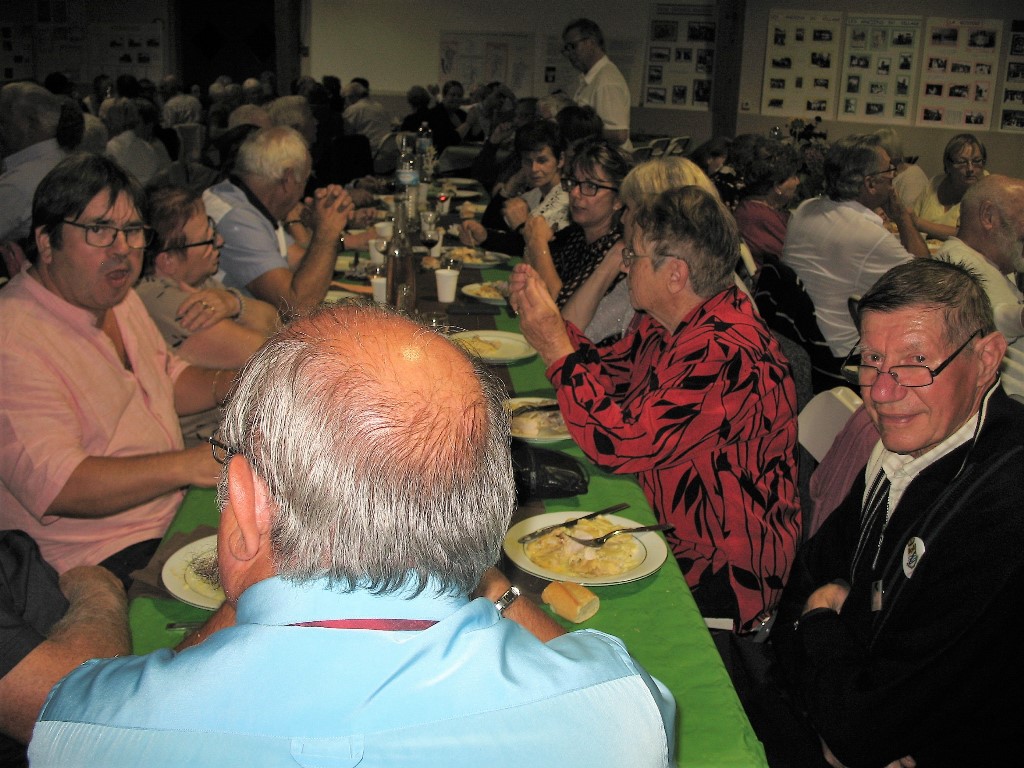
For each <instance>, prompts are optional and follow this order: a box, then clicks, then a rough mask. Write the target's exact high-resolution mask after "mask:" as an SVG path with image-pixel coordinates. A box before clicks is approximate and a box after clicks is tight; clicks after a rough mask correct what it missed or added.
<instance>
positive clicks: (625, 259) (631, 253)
mask: <svg viewBox="0 0 1024 768" xmlns="http://www.w3.org/2000/svg"><path fill="white" fill-rule="evenodd" d="M646 258H651V254H649V253H637V252H636V251H635V250H634V249H633V248H630V247H629V246H628V245H625V246H623V247H622V264H623V266H625V267H626V268H627V269H629V268H630V267H632V266H633V265H634V264H635V263H636V262H637V260H638V259H646Z"/></svg>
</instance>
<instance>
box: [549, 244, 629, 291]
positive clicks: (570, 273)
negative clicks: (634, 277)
mask: <svg viewBox="0 0 1024 768" xmlns="http://www.w3.org/2000/svg"><path fill="white" fill-rule="evenodd" d="M621 237H622V226H621V225H617V226H615V227H613V228H612V231H611V232H609V233H608V234H607V235H603V236H601V237H599V238H597V240H595V241H594V242H592V243H589V244H588V243H587V238H586V236H585V235H584V234H583V228H582V227H580V226H578V225H576V224H573V225H572V226H570V227H567V228H566V229H563V230H561V231H560V232H557V233H555V239H554V240H552V241H551V260H552V261H553V262H554V264H555V271H557V272H558V276H559V277H560V278H562V290H560V291H559V292H558V298H556V299H555V303H556V304H558V306H559V307H564V306H565V302H567V301H568V300H569V297H570V296H572V295H573V294H574V293H575V292H576V290H577V289H578V288H579V287H580V286H581V285H583V282H584V281H585V280H586V279H587V278H588V277H590V275H591V273H592V272H593V271H594V268H595V267H597V265H598V264H600V263H601V259H603V258H604V255H605V254H606V253H608V251H609V250H610V249H611V247H612V246H613V245H615V243H617V242H618V241H619V238H621ZM619 279H621V278H618V279H616V281H615V282H616V283H617V282H618V281H619ZM613 287H614V285H613Z"/></svg>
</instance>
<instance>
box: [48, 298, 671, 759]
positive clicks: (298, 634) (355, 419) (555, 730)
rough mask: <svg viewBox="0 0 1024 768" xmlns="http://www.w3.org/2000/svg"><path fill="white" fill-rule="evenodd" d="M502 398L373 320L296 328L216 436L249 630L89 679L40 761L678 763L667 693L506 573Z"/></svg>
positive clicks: (70, 685) (489, 381) (618, 646)
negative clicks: (500, 566) (500, 562)
mask: <svg viewBox="0 0 1024 768" xmlns="http://www.w3.org/2000/svg"><path fill="white" fill-rule="evenodd" d="M503 396H504V395H503V392H502V387H501V385H500V384H499V383H498V382H497V380H496V379H495V378H494V377H493V375H492V374H490V373H489V372H488V371H487V370H486V369H485V368H484V366H482V365H481V364H480V363H479V361H477V360H474V359H472V358H470V357H469V356H468V355H466V354H465V353H464V352H463V351H462V350H461V349H459V348H458V347H456V346H455V345H453V344H452V343H451V342H450V341H448V340H447V339H446V338H444V337H443V336H441V335H439V334H435V333H433V332H431V331H429V330H427V329H426V328H424V327H422V326H420V325H418V324H416V323H414V322H412V321H411V320H409V319H407V318H405V317H401V316H398V315H396V314H392V313H390V312H388V311H387V310H384V309H380V308H377V307H375V306H373V305H369V304H362V305H342V306H329V307H325V308H323V309H320V310H318V311H317V312H315V313H314V314H312V315H311V316H308V317H305V318H303V319H301V320H298V321H296V322H295V323H294V324H293V325H291V326H290V327H288V328H285V329H284V330H283V331H281V332H279V333H278V334H277V335H276V336H275V337H273V338H272V339H271V340H270V341H269V342H268V343H267V344H266V346H264V347H263V348H262V349H261V350H260V351H259V352H258V353H257V354H256V356H255V357H254V358H253V359H252V360H251V361H250V362H249V364H248V365H247V366H246V368H245V370H244V371H243V373H242V374H241V379H240V381H239V384H238V387H237V388H236V389H235V391H234V393H233V395H232V396H231V398H230V400H229V402H228V404H227V406H226V409H225V412H224V419H223V422H222V428H221V431H220V434H219V436H217V438H216V443H215V448H216V451H217V454H216V455H217V456H218V457H219V459H220V460H221V461H223V463H224V470H223V474H222V479H221V484H220V493H219V499H220V506H221V518H220V531H219V535H218V560H219V564H220V578H221V584H222V585H223V587H224V592H225V594H226V595H227V600H228V604H229V605H233V606H235V608H236V611H237V623H236V624H235V625H234V626H230V627H227V628H225V629H222V630H220V631H218V632H215V633H214V634H213V635H211V636H210V637H209V638H208V639H207V640H205V641H204V642H202V643H201V644H199V645H197V646H194V647H192V648H189V649H187V650H184V651H181V652H180V653H178V654H177V655H175V654H174V653H173V652H171V651H169V650H164V651H158V652H156V653H154V654H150V655H149V656H147V657H144V658H141V659H140V658H129V659H113V660H109V661H98V662H92V663H90V664H88V665H86V666H83V667H81V668H79V670H78V671H76V672H75V673H74V674H72V675H71V676H69V677H68V678H65V680H64V681H63V682H62V683H61V684H60V685H59V686H58V687H57V689H56V690H55V692H54V694H52V695H51V697H50V699H49V701H48V703H47V706H46V709H45V710H44V712H43V714H42V715H41V717H40V721H39V723H37V725H36V729H35V736H34V738H33V742H32V746H31V748H30V758H31V760H32V765H33V766H34V767H35V766H41V767H43V768H45V767H46V766H51V765H62V764H65V762H66V759H67V758H68V757H69V756H70V755H71V754H74V759H75V761H76V762H77V763H78V764H82V765H110V764H115V763H116V764H122V765H129V764H141V763H145V764H147V765H168V766H169V765H172V764H173V765H189V766H199V767H200V768H201V767H202V766H221V765H256V764H259V765H262V766H286V765H295V764H296V761H297V762H298V764H301V765H314V764H315V765H354V764H355V763H357V762H358V763H359V764H360V765H363V766H385V765H416V766H433V765H450V766H469V765H487V766H492V767H496V768H513V767H515V768H519V767H520V766H523V765H558V766H569V768H573V767H579V768H582V767H583V766H594V765H622V766H625V765H628V766H631V767H633V766H639V767H641V768H643V767H644V766H667V765H670V764H672V759H673V755H672V754H671V749H670V746H669V745H671V744H673V743H674V717H675V705H674V702H673V700H672V697H671V695H670V694H669V693H668V692H667V691H666V690H665V689H664V688H663V686H661V684H660V683H658V682H656V681H655V680H653V679H652V678H651V677H650V676H649V675H647V673H646V672H644V671H643V669H641V668H640V667H639V666H638V665H637V663H636V662H635V661H634V660H633V659H632V658H631V657H630V656H629V654H628V653H627V652H626V649H625V648H624V647H623V645H622V643H621V641H619V640H617V639H616V638H613V637H611V636H609V635H605V634H603V633H601V632H598V631H596V630H580V631H576V632H571V633H568V634H566V633H565V632H564V631H563V630H562V629H561V627H560V626H558V625H557V624H555V623H554V622H553V621H552V620H551V619H550V618H548V617H547V615H546V614H545V613H543V612H542V611H540V609H539V608H537V607H536V606H535V605H534V604H532V603H531V602H529V600H528V598H526V597H519V596H518V591H517V590H515V589H513V588H512V587H511V585H510V584H509V582H508V580H507V579H505V578H504V577H503V576H501V575H500V574H499V573H498V572H497V571H496V570H495V569H494V568H492V566H493V564H494V563H495V562H497V559H498V556H499V553H500V549H501V541H502V538H503V537H504V535H505V531H506V527H507V525H508V522H509V519H510V516H511V514H512V510H513V507H514V506H515V487H514V483H513V475H512V465H511V460H510V454H509V420H508V417H507V415H506V414H505V412H504V409H503V407H502V400H503ZM517 598H518V599H517ZM197 691H201V692H202V694H201V695H198V696H197V695H196V692H197ZM112 702H116V706H111V703H112ZM184 702H188V703H187V705H184V706H183V704H184ZM624 713H628V716H626V715H624ZM624 716H626V717H627V719H628V723H629V727H628V728H623V727H621V726H622V718H623V717H624ZM510 723H511V724H512V725H509V724H510ZM575 734H584V737H582V738H576V737H575V736H574V735H575ZM154 760H155V761H156V762H154Z"/></svg>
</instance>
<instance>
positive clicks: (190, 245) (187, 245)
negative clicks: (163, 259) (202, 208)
mask: <svg viewBox="0 0 1024 768" xmlns="http://www.w3.org/2000/svg"><path fill="white" fill-rule="evenodd" d="M206 223H207V226H208V227H209V228H210V232H211V233H212V234H213V237H211V238H210V239H209V240H198V241H196V242H194V243H184V244H182V245H176V246H174V247H173V248H167V249H166V250H168V251H184V250H185V249H186V248H198V247H199V246H200V245H215V244H216V243H217V227H216V225H215V224H214V223H213V219H211V218H210V217H209V216H207V217H206Z"/></svg>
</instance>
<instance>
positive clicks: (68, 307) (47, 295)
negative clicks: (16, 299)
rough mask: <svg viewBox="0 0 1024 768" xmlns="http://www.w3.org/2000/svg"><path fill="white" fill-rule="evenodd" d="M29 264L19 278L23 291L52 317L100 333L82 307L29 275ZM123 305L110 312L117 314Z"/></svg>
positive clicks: (93, 317) (90, 313)
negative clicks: (21, 280) (23, 287)
mask: <svg viewBox="0 0 1024 768" xmlns="http://www.w3.org/2000/svg"><path fill="white" fill-rule="evenodd" d="M29 269H31V265H30V264H26V265H25V267H24V268H23V269H22V271H21V277H22V279H23V280H24V281H25V290H26V291H27V292H28V293H29V294H30V295H31V296H32V298H33V299H35V300H36V301H37V302H39V304H41V305H42V306H43V307H44V308H45V309H46V310H47V311H48V312H49V313H50V314H51V315H53V317H55V318H57V319H58V320H60V321H62V322H64V323H67V324H68V325H71V326H74V327H76V328H81V327H89V328H91V329H92V330H93V331H95V332H96V333H102V331H100V329H99V328H98V327H97V326H96V315H94V314H93V313H92V312H90V311H89V310H87V309H83V308H82V307H76V306H75V305H74V304H71V303H69V302H68V301H66V300H65V299H64V298H63V297H62V296H60V295H59V294H56V293H54V292H53V291H51V290H50V289H49V288H47V287H46V286H45V285H43V284H42V283H41V282H40V281H39V280H38V279H37V278H36V277H33V276H32V275H30V274H29ZM122 304H124V300H122V301H121V302H120V303H118V304H117V305H116V306H114V307H113V308H112V309H111V311H113V312H114V314H115V315H117V314H118V312H117V308H118V307H120V306H121V305H122Z"/></svg>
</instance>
